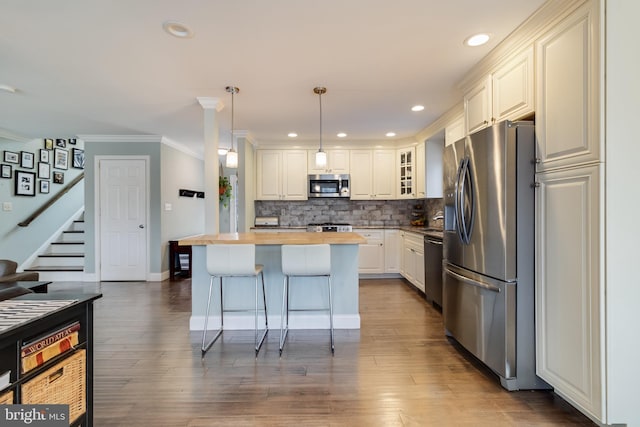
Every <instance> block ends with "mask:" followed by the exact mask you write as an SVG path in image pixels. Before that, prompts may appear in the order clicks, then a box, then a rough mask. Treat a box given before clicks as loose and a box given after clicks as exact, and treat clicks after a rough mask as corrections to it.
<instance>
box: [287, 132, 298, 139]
mask: <svg viewBox="0 0 640 427" xmlns="http://www.w3.org/2000/svg"><path fill="white" fill-rule="evenodd" d="M287 136H288V137H289V138H295V137H296V136H298V134H297V133H295V132H289V133H288V134H287Z"/></svg>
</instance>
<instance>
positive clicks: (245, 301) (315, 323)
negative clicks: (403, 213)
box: [178, 232, 366, 331]
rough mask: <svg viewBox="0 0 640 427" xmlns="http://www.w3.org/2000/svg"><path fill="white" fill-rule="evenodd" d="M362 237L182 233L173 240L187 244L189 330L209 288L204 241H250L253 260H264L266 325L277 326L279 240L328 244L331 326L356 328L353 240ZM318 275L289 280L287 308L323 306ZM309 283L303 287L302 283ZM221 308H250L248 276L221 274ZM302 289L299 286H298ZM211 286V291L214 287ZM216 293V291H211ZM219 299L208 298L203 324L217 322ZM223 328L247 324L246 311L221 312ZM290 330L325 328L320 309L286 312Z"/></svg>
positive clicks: (199, 317) (250, 322)
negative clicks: (207, 315) (189, 257)
mask: <svg viewBox="0 0 640 427" xmlns="http://www.w3.org/2000/svg"><path fill="white" fill-rule="evenodd" d="M365 242H366V240H365V239H364V238H363V237H362V236H361V235H359V234H358V233H328V232H327V233H307V232H282V233H280V232H275V233H228V234H212V235H199V236H191V237H186V238H184V239H181V240H179V242H178V244H179V245H181V246H192V254H193V255H192V257H193V259H192V268H193V271H192V276H191V319H190V324H189V329H190V330H194V331H201V330H202V329H203V328H204V320H205V319H204V316H205V312H206V308H207V297H208V292H209V280H210V279H209V277H210V276H209V274H208V273H207V268H206V245H210V244H225V245H234V244H254V245H256V263H257V264H262V265H264V270H263V271H264V280H265V287H266V293H267V311H268V315H269V316H268V318H269V328H270V329H276V328H280V310H281V308H282V286H283V281H284V275H283V274H282V268H281V246H282V245H312V244H329V245H331V280H332V284H333V309H334V310H333V316H334V328H336V329H359V328H360V313H359V310H358V245H359V244H361V243H365ZM323 283H324V279H322V278H318V277H306V278H295V279H294V280H292V284H291V307H296V308H305V309H310V308H321V307H326V304H327V301H328V292H327V289H326V286H323ZM306 285H309V286H306ZM224 286H225V288H224V297H225V309H245V308H249V309H250V308H253V307H254V301H255V299H254V298H255V296H254V279H253V278H245V277H234V278H225V279H224ZM303 288H304V289H303ZM217 289H218V288H217V286H215V287H214V292H216V293H217V292H219V291H218V290H217ZM216 295H217V294H216ZM218 300H219V298H215V299H214V300H213V301H212V307H211V313H212V314H210V318H209V323H208V327H209V328H210V329H217V328H219V327H220V317H219V313H220V305H219V301H218ZM224 323H225V329H253V328H254V326H255V324H254V316H253V314H252V313H245V312H238V313H225V316H224ZM289 326H290V328H291V329H328V328H329V316H328V314H327V313H326V312H322V311H318V312H317V313H316V312H304V315H303V314H298V313H295V312H293V313H291V315H290V318H289Z"/></svg>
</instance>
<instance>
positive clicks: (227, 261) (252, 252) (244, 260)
mask: <svg viewBox="0 0 640 427" xmlns="http://www.w3.org/2000/svg"><path fill="white" fill-rule="evenodd" d="M255 259H256V247H255V245H252V244H238V245H235V244H227V245H207V271H208V272H209V275H210V276H211V280H210V281H209V298H208V299H207V313H206V315H205V318H204V331H203V332H202V356H203V357H204V354H205V353H206V352H207V350H209V348H210V347H211V346H212V345H213V343H214V342H216V340H217V339H218V338H219V337H220V335H221V334H222V332H223V330H224V313H225V312H232V311H234V312H248V311H253V309H234V310H225V309H224V298H223V292H222V289H223V286H222V279H223V278H224V277H255V350H256V357H257V356H258V352H259V351H260V347H262V343H263V342H264V339H265V337H266V336H267V332H268V331H269V324H268V321H267V298H266V294H265V288H264V273H263V271H262V269H263V266H262V265H260V264H256V263H255ZM258 276H260V277H261V279H262V304H263V306H262V308H259V307H258V305H259V304H258V294H259V292H258ZM216 277H218V278H220V329H219V330H218V331H217V333H216V335H215V336H214V337H213V339H212V340H211V341H209V342H208V343H206V337H207V323H208V321H209V310H210V308H211V296H212V294H213V279H214V278H216ZM259 311H264V332H263V333H262V335H261V336H260V337H259V336H258V312H259Z"/></svg>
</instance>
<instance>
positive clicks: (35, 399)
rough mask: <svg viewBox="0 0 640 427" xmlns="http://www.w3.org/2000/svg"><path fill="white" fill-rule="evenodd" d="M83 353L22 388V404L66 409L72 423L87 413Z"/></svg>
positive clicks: (78, 352)
mask: <svg viewBox="0 0 640 427" xmlns="http://www.w3.org/2000/svg"><path fill="white" fill-rule="evenodd" d="M86 379H87V376H86V351H85V350H78V351H76V352H75V353H74V354H73V355H71V356H69V357H67V358H66V359H64V360H62V361H60V363H58V364H57V365H55V366H52V367H51V368H49V369H47V370H46V371H44V372H42V373H41V374H39V375H38V376H36V377H34V378H33V379H32V380H29V381H27V382H26V383H25V384H24V385H23V386H22V403H24V404H62V405H69V420H70V422H71V423H73V422H74V421H75V420H76V419H77V418H78V417H79V416H81V415H82V414H84V412H85V411H86V401H85V396H86V395H87V393H86V389H87V382H86Z"/></svg>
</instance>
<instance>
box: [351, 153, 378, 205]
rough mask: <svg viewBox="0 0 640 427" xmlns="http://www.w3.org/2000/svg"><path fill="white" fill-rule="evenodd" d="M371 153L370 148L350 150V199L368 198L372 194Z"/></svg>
mask: <svg viewBox="0 0 640 427" xmlns="http://www.w3.org/2000/svg"><path fill="white" fill-rule="evenodd" d="M372 167H373V153H372V152H371V150H351V154H350V169H351V182H350V183H349V186H350V190H351V200H368V199H371V195H372V194H373V169H372Z"/></svg>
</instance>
